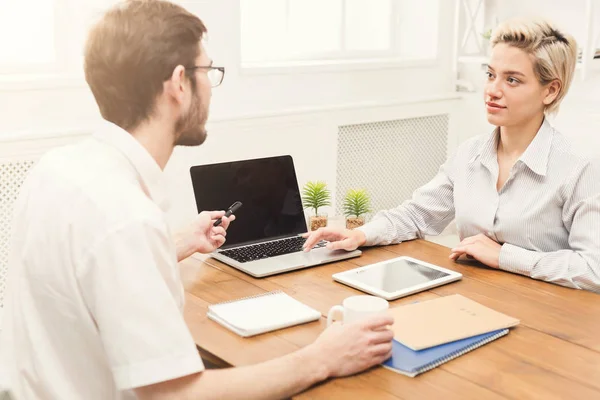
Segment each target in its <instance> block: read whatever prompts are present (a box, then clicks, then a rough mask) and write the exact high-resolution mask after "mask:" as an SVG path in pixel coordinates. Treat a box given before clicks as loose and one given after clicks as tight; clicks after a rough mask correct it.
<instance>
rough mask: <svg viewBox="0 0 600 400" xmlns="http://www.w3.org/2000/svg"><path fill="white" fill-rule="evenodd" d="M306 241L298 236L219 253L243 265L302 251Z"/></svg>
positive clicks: (318, 245)
mask: <svg viewBox="0 0 600 400" xmlns="http://www.w3.org/2000/svg"><path fill="white" fill-rule="evenodd" d="M305 241H306V239H304V238H303V237H300V236H295V237H291V238H288V239H282V240H275V241H273V242H264V243H257V244H253V245H249V246H244V247H238V248H235V249H230V250H224V251H221V254H223V255H224V256H227V257H230V258H233V259H234V260H236V261H237V262H241V263H245V262H250V261H256V260H262V259H263V258H269V257H275V256H280V255H282V254H289V253H295V252H297V251H302V245H303V244H304V242H305ZM326 244H327V242H325V241H323V240H322V241H320V242H319V243H317V244H316V245H315V247H314V248H319V247H324V246H325V245H326Z"/></svg>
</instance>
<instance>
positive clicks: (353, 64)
mask: <svg viewBox="0 0 600 400" xmlns="http://www.w3.org/2000/svg"><path fill="white" fill-rule="evenodd" d="M242 1H244V0H239V2H238V4H239V10H240V12H239V26H240V27H241V26H242V19H243V18H244V17H243V15H242V12H241V10H242V6H241V2H242ZM282 1H285V2H286V11H287V14H288V15H287V18H288V20H289V10H290V6H289V5H290V1H291V0H282ZM346 1H347V0H342V23H341V24H340V31H341V35H340V38H341V42H342V43H341V46H340V47H341V49H340V50H337V51H329V52H312V53H307V54H304V55H300V56H294V57H285V58H283V57H282V58H274V59H272V60H268V59H264V60H258V61H244V59H243V49H242V47H243V40H242V34H241V33H242V32H241V30H240V54H239V60H240V71H241V72H242V74H247V75H253V74H265V73H269V71H273V72H276V73H277V72H281V73H286V72H300V71H306V70H313V71H332V70H336V68H335V66H336V65H337V66H339V68H338V69H337V70H357V69H358V70H362V69H371V68H397V67H408V68H412V67H420V66H433V65H437V64H438V63H439V59H440V47H439V46H440V40H439V39H440V32H439V31H438V34H437V36H438V40H437V48H436V52H435V56H434V57H427V58H407V57H402V56H401V55H400V51H401V49H400V46H399V43H400V29H398V26H399V25H400V23H401V16H400V7H399V5H398V3H397V1H396V0H391V3H390V6H391V12H390V27H391V30H390V48H389V49H388V50H346V24H345V21H346V16H345V8H346ZM437 2H438V10H441V9H442V4H441V3H442V0H437ZM441 21H442V15H441V13H438V16H437V26H438V28H439V27H440V25H441ZM286 25H288V23H287V21H286Z"/></svg>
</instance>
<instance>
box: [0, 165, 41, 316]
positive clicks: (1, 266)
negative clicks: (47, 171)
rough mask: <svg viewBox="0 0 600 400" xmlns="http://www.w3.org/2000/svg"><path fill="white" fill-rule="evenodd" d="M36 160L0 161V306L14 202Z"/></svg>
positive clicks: (1, 305) (4, 281)
mask: <svg viewBox="0 0 600 400" xmlns="http://www.w3.org/2000/svg"><path fill="white" fill-rule="evenodd" d="M34 164H35V160H29V159H22V160H10V161H5V162H0V307H3V306H4V291H5V288H6V274H7V272H8V254H9V250H10V232H11V224H12V212H13V204H14V202H15V200H16V199H17V195H18V194H19V188H20V187H21V184H22V183H23V181H24V180H25V176H26V175H27V172H28V171H29V170H30V169H31V167H32V166H33V165H34Z"/></svg>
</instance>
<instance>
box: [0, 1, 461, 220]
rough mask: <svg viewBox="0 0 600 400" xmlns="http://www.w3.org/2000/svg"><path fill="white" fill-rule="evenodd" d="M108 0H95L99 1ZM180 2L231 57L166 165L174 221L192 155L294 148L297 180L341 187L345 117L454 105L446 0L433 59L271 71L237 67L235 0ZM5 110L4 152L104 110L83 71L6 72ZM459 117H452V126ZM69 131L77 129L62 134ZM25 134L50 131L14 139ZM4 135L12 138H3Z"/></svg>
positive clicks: (190, 210) (81, 127) (83, 124)
mask: <svg viewBox="0 0 600 400" xmlns="http://www.w3.org/2000/svg"><path fill="white" fill-rule="evenodd" d="M112 1H113V0H94V4H95V7H98V4H100V3H102V2H112ZM180 3H182V4H183V5H184V6H185V7H186V8H188V9H189V10H190V11H192V12H194V13H196V14H197V15H199V16H200V18H201V19H203V20H204V22H205V23H206V25H207V27H208V30H209V42H208V51H209V53H210V56H211V58H213V59H214V62H215V65H220V66H225V67H226V74H225V80H224V83H223V85H221V86H220V87H218V88H216V89H215V90H213V98H212V106H211V118H210V123H209V140H208V141H207V142H206V144H204V145H203V146H201V147H200V148H195V149H178V150H177V151H176V152H175V154H174V156H173V158H172V160H171V162H170V163H169V165H168V167H167V170H166V172H167V175H168V181H169V187H170V193H172V194H173V195H172V209H171V212H170V213H169V220H170V221H171V222H172V224H173V225H174V226H179V225H181V224H183V223H185V222H187V221H189V219H190V218H191V217H192V216H193V215H194V213H195V206H194V201H193V194H192V190H191V185H190V182H189V171H188V169H189V166H190V165H194V164H203V163H208V162H214V161H224V160H235V159H243V158H253V157H260V156H269V155H277V154H292V155H293V156H294V159H295V162H296V169H297V173H298V180H299V182H300V184H301V185H302V184H303V183H304V182H306V181H307V180H309V179H323V180H325V181H327V182H328V183H329V185H330V187H331V188H335V168H336V161H337V160H336V151H337V142H336V140H337V127H338V126H339V125H345V124H351V123H362V122H368V121H377V120H385V119H388V120H390V119H397V118H403V117H414V116H423V115H431V114H435V113H440V112H444V113H446V112H447V113H451V114H453V113H455V112H456V110H457V100H456V99H457V97H456V96H455V95H454V94H452V93H450V94H448V93H449V92H450V91H451V89H452V87H451V85H452V82H453V79H452V76H451V72H450V65H451V48H452V46H451V39H452V38H451V33H452V32H453V28H452V26H453V21H452V7H453V5H452V2H446V1H441V4H442V10H441V12H440V15H441V16H442V24H441V26H440V41H439V49H440V51H439V59H438V60H437V61H436V62H435V63H433V64H430V65H424V66H419V67H414V68H401V67H398V66H394V65H373V66H364V65H363V66H362V67H360V68H356V67H342V68H341V69H340V68H336V67H332V66H328V67H324V68H318V67H317V68H312V69H303V70H302V69H301V70H297V69H296V70H293V71H283V70H278V71H276V72H275V73H270V74H267V73H265V71H262V73H261V71H259V72H258V73H257V72H256V71H254V72H248V71H244V70H242V69H241V68H240V60H239V58H240V57H239V54H240V51H239V46H240V39H239V36H240V33H239V31H240V29H239V27H240V24H239V1H238V0H198V1H180ZM415 40H418V38H416V39H415ZM0 113H1V116H2V117H1V118H0V143H2V142H1V141H2V139H3V138H4V147H5V148H4V151H1V150H2V149H0V158H2V156H3V153H4V154H6V153H7V152H8V153H10V152H11V151H13V150H11V148H14V149H20V150H14V151H22V148H25V149H31V148H35V147H36V145H37V144H39V148H40V149H46V148H48V147H52V143H54V142H56V143H64V141H65V140H66V141H69V140H78V139H80V138H81V137H84V136H86V135H87V134H89V132H90V131H91V130H92V129H93V126H94V125H95V123H96V121H97V120H98V118H99V115H98V111H97V108H96V105H95V102H94V100H93V97H92V96H91V93H90V91H89V90H88V88H87V86H86V85H85V82H84V81H83V79H82V76H81V74H79V76H62V77H59V78H56V77H54V78H52V77H37V78H36V79H33V80H32V79H25V80H20V81H19V80H17V81H15V80H11V81H8V80H7V79H6V77H4V78H3V77H0ZM455 122H456V119H455V118H452V117H451V130H452V132H455V131H456V130H455V129H454V128H453V127H454V126H455ZM64 133H71V134H72V136H69V137H68V138H66V139H65V138H62V139H60V138H57V137H59V136H61V135H63V134H64ZM25 137H33V138H36V137H45V138H46V139H45V141H40V140H32V141H26V143H25V144H24V145H23V144H22V143H17V144H15V143H16V142H19V140H20V139H23V138H25ZM453 137H454V136H453ZM7 140H8V142H7ZM15 141H16V142H15ZM7 143H10V146H12V147H8V148H7ZM42 143H43V145H42ZM449 144H450V147H451V148H453V147H455V146H456V144H457V142H456V140H454V139H452V138H451V139H450V140H449ZM0 146H2V144H0ZM27 151H29V150H27ZM34 152H35V150H34ZM400 200H401V199H399V201H400ZM330 215H331V211H330Z"/></svg>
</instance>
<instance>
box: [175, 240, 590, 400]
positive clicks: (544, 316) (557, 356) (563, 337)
mask: <svg viewBox="0 0 600 400" xmlns="http://www.w3.org/2000/svg"><path fill="white" fill-rule="evenodd" d="M401 255H406V256H411V257H414V258H418V259H421V260H423V261H427V262H430V263H432V264H435V265H439V266H441V267H444V268H448V269H451V270H455V271H458V272H460V273H461V274H463V278H462V280H460V281H458V282H454V283H450V284H447V285H444V286H440V287H436V288H433V289H430V290H428V291H425V292H421V293H418V294H415V295H411V296H408V297H404V298H401V299H398V300H394V301H392V302H390V307H397V306H399V305H403V304H407V303H410V302H414V301H417V300H419V301H422V300H427V299H433V298H436V297H439V296H447V295H451V294H461V295H463V296H465V297H468V298H470V299H472V300H474V301H476V302H479V303H481V304H483V305H485V306H488V307H490V308H493V309H494V310H497V311H499V312H502V313H505V314H507V315H510V316H512V317H515V318H518V319H519V320H520V321H521V323H520V325H519V326H517V327H516V328H513V329H511V331H510V333H509V334H508V335H507V336H505V337H503V338H500V339H498V340H496V341H494V342H492V343H489V344H487V345H485V346H483V347H481V348H478V349H476V350H475V351H472V352H470V353H467V354H465V355H463V356H461V357H458V358H456V359H454V360H452V361H450V362H448V363H445V364H443V365H441V366H439V367H437V368H435V369H433V370H431V371H428V372H426V373H424V374H422V375H419V376H417V377H415V378H409V377H406V376H404V375H401V374H398V373H395V372H393V371H389V370H387V369H384V368H382V367H377V368H373V369H371V370H369V371H366V372H363V373H361V374H358V375H355V376H352V377H348V378H340V379H332V380H328V381H326V382H324V383H322V384H319V385H317V386H314V387H312V388H310V389H308V390H307V391H305V392H303V393H301V394H299V395H298V396H296V397H295V398H302V399H305V398H306V399H331V398H344V399H346V398H347V399H354V398H355V399H365V398H377V399H424V398H432V399H442V398H443V399H470V398H473V399H505V398H509V399H526V398H539V399H595V398H598V399H600V297H599V296H598V295H597V294H594V293H591V292H586V291H582V290H574V289H568V288H564V287H560V286H557V285H553V284H550V283H547V282H541V281H536V280H533V279H530V278H527V277H523V276H519V275H516V274H511V273H508V272H505V271H499V270H494V269H489V268H485V267H482V266H475V265H466V264H460V263H455V262H453V261H451V260H449V259H448V255H449V249H448V248H446V247H443V246H440V245H437V244H434V243H431V242H427V241H424V240H414V241H410V242H405V243H401V244H398V245H393V246H386V247H375V248H369V249H366V250H365V251H364V252H363V255H362V256H360V257H358V258H353V259H349V260H345V261H341V262H336V263H331V264H326V265H321V266H317V267H312V268H307V269H302V270H297V271H292V272H287V273H284V274H280V275H274V276H271V277H267V278H262V279H256V278H253V277H251V276H249V275H247V274H244V273H243V272H240V271H238V270H236V269H234V268H231V267H229V266H227V265H225V264H223V263H221V262H219V261H217V260H215V259H212V258H207V259H205V260H199V259H196V258H193V257H192V258H189V259H188V260H185V261H184V262H182V263H181V274H182V280H183V282H184V287H185V289H186V307H185V319H186V322H187V324H188V327H189V329H190V331H191V333H192V336H193V337H194V340H195V342H196V345H197V346H198V348H199V350H200V352H201V354H202V355H203V357H206V358H207V359H209V360H210V361H213V362H215V363H217V364H221V365H232V366H242V365H250V364H255V363H259V362H262V361H266V360H269V359H272V358H275V357H279V356H282V355H285V354H288V353H291V352H293V351H295V350H297V349H298V348H300V347H303V346H306V345H308V344H309V343H311V342H313V341H314V340H315V338H316V337H317V336H318V335H319V334H320V333H321V332H322V331H323V329H325V325H326V315H327V312H328V311H329V309H330V308H331V307H332V306H333V305H336V304H341V302H342V301H343V299H345V298H346V297H348V296H352V295H356V294H363V293H362V292H360V291H358V290H355V289H352V288H350V287H348V286H345V285H342V284H340V283H337V282H334V281H333V279H332V277H331V275H332V274H334V273H337V272H341V271H345V270H348V269H352V268H356V267H358V266H363V265H368V264H373V263H375V262H379V261H383V260H387V259H391V258H395V257H399V256H401ZM272 290H282V291H284V292H286V293H288V294H289V295H291V296H293V297H294V298H295V299H297V300H299V301H301V302H303V303H305V304H307V305H309V306H311V307H313V308H315V309H317V310H319V311H320V312H321V314H322V315H323V317H322V318H321V319H320V320H319V321H317V322H312V323H307V324H304V325H299V326H295V327H290V328H287V329H282V330H278V331H275V332H271V333H266V334H263V335H258V336H255V337H251V338H242V337H240V336H238V335H236V334H235V333H233V332H231V331H229V330H228V329H226V328H224V327H222V326H221V325H219V324H217V323H216V322H214V321H211V320H209V319H208V318H207V316H206V313H207V310H208V306H209V305H210V304H214V303H219V302H222V301H229V300H235V299H239V298H241V297H246V296H253V295H257V294H261V293H265V292H268V291H272Z"/></svg>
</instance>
